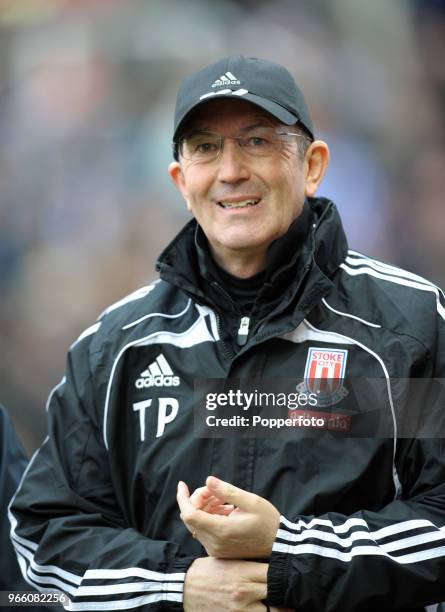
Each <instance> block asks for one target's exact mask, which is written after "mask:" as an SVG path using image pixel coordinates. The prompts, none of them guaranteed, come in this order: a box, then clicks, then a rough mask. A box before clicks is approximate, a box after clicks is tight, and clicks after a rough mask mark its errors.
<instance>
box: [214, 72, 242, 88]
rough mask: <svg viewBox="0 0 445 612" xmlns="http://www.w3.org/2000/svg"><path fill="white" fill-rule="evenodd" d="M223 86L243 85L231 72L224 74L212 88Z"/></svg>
mask: <svg viewBox="0 0 445 612" xmlns="http://www.w3.org/2000/svg"><path fill="white" fill-rule="evenodd" d="M222 85H241V81H239V80H238V79H237V77H236V76H235V75H234V74H232V73H231V72H226V73H225V74H222V75H221V76H220V77H219V79H216V81H215V82H214V83H213V85H212V87H221V86H222Z"/></svg>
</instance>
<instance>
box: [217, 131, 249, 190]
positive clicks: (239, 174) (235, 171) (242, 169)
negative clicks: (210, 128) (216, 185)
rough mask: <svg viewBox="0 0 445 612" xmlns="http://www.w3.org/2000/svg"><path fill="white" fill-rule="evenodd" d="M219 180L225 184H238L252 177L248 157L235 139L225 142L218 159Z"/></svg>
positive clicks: (228, 139)
mask: <svg viewBox="0 0 445 612" xmlns="http://www.w3.org/2000/svg"><path fill="white" fill-rule="evenodd" d="M217 164H218V179H219V180H220V181H222V182H224V183H236V182H237V181H240V180H245V179H248V178H249V176H250V170H249V166H248V163H247V160H246V156H245V155H244V154H243V152H242V150H241V147H240V146H239V144H238V143H237V141H236V140H235V139H233V138H227V139H225V140H224V143H223V147H222V150H221V152H220V154H219V156H218V159H217Z"/></svg>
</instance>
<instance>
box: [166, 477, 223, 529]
mask: <svg viewBox="0 0 445 612" xmlns="http://www.w3.org/2000/svg"><path fill="white" fill-rule="evenodd" d="M176 499H177V502H178V506H179V510H180V512H181V520H182V522H183V523H185V525H186V527H187V529H188V530H189V531H191V532H192V533H193V532H194V531H199V530H200V529H204V530H207V531H212V530H213V529H215V528H217V527H218V526H220V525H221V521H222V520H224V521H225V520H226V518H225V517H223V516H219V515H218V514H208V513H207V512H204V511H203V510H200V509H199V508H195V506H194V505H193V504H192V503H191V501H190V493H189V489H188V487H187V485H186V484H185V483H184V482H182V481H180V482H179V483H178V490H177V494H176Z"/></svg>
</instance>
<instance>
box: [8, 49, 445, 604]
mask: <svg viewBox="0 0 445 612" xmlns="http://www.w3.org/2000/svg"><path fill="white" fill-rule="evenodd" d="M174 154H175V161H174V162H172V164H171V165H170V167H169V173H170V176H171V178H172V180H173V182H174V184H175V185H176V186H177V188H178V189H179V190H180V192H181V194H182V195H183V197H184V199H185V201H186V203H187V207H188V209H189V210H190V211H191V213H192V214H193V217H194V219H192V220H191V221H190V222H189V223H188V224H187V225H186V227H185V228H184V229H183V230H182V231H181V232H180V234H179V235H178V236H177V237H176V238H175V239H174V240H173V242H172V243H171V244H170V245H169V246H168V247H167V248H166V249H165V251H164V252H163V253H162V255H161V257H160V259H159V261H158V264H157V268H158V270H159V272H160V280H159V281H157V282H155V283H154V284H153V285H150V286H149V287H145V288H143V289H141V290H139V291H137V292H135V293H134V294H132V295H130V296H128V297H127V298H125V299H124V300H121V302H118V303H117V304H115V305H114V306H112V307H110V308H109V309H108V310H107V311H105V313H104V315H103V316H102V317H101V318H100V320H99V322H98V323H96V324H95V325H93V326H92V327H91V328H89V329H88V330H86V331H85V332H84V333H83V334H82V335H81V336H80V338H79V339H78V340H77V342H76V343H74V344H73V346H72V347H71V350H70V353H69V356H68V363H67V371H66V376H65V377H64V378H63V379H62V381H61V383H60V384H59V385H58V386H57V387H56V389H55V390H54V391H53V392H52V393H51V396H50V401H49V435H48V438H47V440H46V441H45V443H44V444H43V446H42V448H41V449H40V451H39V452H38V453H37V455H36V457H35V458H34V459H33V461H32V463H31V467H30V469H29V472H28V476H27V478H26V479H25V481H24V483H23V485H22V486H21V487H20V488H19V490H18V492H17V495H16V497H15V500H14V503H13V505H12V511H11V518H12V539H13V542H14V544H15V547H16V551H17V554H18V556H19V558H20V559H21V560H22V563H23V564H24V565H26V566H27V568H28V579H29V580H30V581H31V582H32V583H33V584H35V585H36V586H38V587H40V588H43V587H48V586H51V587H56V588H59V589H61V590H63V591H64V592H66V593H67V594H68V596H69V597H70V598H71V601H72V603H71V605H70V607H69V609H71V610H93V609H94V610H111V609H141V610H142V609H144V610H164V609H165V610H168V609H172V610H174V609H177V610H181V609H185V610H187V611H193V612H196V611H201V610H210V609H213V610H215V611H216V610H221V611H223V610H243V611H247V612H255V611H258V612H260V611H261V610H266V609H270V610H277V609H295V610H317V611H334V610H339V611H342V612H349V611H360V612H362V611H364V610H374V609H376V608H377V607H378V606H380V607H381V608H382V609H384V610H405V611H406V610H410V611H412V612H414V611H417V610H421V609H423V607H424V606H426V605H429V604H433V603H434V602H437V601H440V600H441V599H442V598H444V596H445V545H444V540H445V533H444V528H445V456H444V452H443V444H442V442H441V440H440V439H428V438H419V439H416V438H413V437H412V436H411V437H406V438H398V434H400V427H401V425H402V423H401V422H400V421H399V419H400V415H402V416H403V413H401V412H400V406H403V405H405V404H404V401H405V400H406V387H403V385H402V387H401V386H400V385H399V384H398V383H397V381H399V380H402V379H409V378H410V377H424V378H433V377H440V376H442V375H443V371H444V363H445V354H444V342H443V332H444V316H445V308H444V299H443V295H442V294H441V293H440V291H439V290H438V289H437V288H436V287H434V286H433V285H431V284H430V283H428V282H427V281H425V280H424V279H421V278H419V277H416V276H414V275H413V274H410V273H408V272H404V271H403V270H400V269H396V268H394V267H392V266H389V265H387V264H382V263H379V262H377V261H375V260H373V259H370V258H367V257H365V256H363V255H360V254H359V253H356V252H348V249H347V244H346V239H345V237H344V234H343V230H342V227H341V223H340V220H339V217H338V213H337V211H336V208H335V206H334V205H333V204H332V202H330V201H328V200H326V199H317V198H315V193H316V190H317V187H318V185H319V184H320V182H321V180H322V178H323V174H324V172H325V170H326V166H327V163H328V158H329V152H328V147H327V145H326V144H325V143H324V142H322V141H320V140H315V139H314V129H313V126H312V122H311V119H310V116H309V112H308V110H307V108H306V105H305V103H304V100H303V97H302V95H301V92H300V91H299V89H298V88H297V86H296V85H295V83H294V81H293V78H292V77H291V76H290V74H289V73H288V72H287V70H286V69H285V68H283V67H281V66H278V65H276V64H273V63H271V62H267V61H264V60H258V59H252V58H243V57H231V58H226V59H223V60H221V61H219V62H216V63H215V64H212V65H210V66H208V67H206V68H204V69H203V70H201V71H200V72H198V73H197V74H195V75H192V76H191V77H189V78H188V79H186V80H185V81H184V83H183V84H182V86H181V88H180V90H179V93H178V99H177V106H176V114H175V128H174ZM346 375H347V376H348V377H349V378H350V379H354V378H358V379H363V377H365V376H366V377H367V378H369V379H375V380H376V381H377V382H379V381H380V383H383V384H380V387H379V394H378V395H375V394H374V395H372V392H373V389H374V387H372V386H371V387H370V388H368V387H366V389H365V391H366V393H363V395H364V396H365V395H366V398H365V399H366V402H365V404H366V409H365V410H362V411H361V402H362V397H361V396H360V391H361V388H359V391H358V392H354V389H353V388H352V387H350V388H348V389H347V388H346V387H345V385H343V386H341V384H342V383H343V381H344V380H345V376H346ZM277 378H280V379H292V380H293V381H294V383H296V382H297V383H298V384H297V388H298V389H303V390H307V391H311V390H312V391H314V392H315V396H316V398H317V401H319V399H320V398H321V399H323V402H321V400H320V402H319V404H318V405H317V407H316V410H315V412H314V413H313V415H312V416H316V417H317V418H316V422H317V423H318V421H319V420H321V422H322V423H324V424H326V423H327V424H328V425H329V424H331V423H334V424H335V423H340V424H346V426H347V428H348V427H349V428H350V429H349V431H346V432H345V431H343V429H341V428H340V429H341V431H338V430H336V429H335V427H334V428H333V427H332V426H331V425H329V427H328V428H326V427H325V428H324V429H322V430H321V433H320V432H317V431H315V430H314V429H311V428H309V430H308V431H307V432H306V433H305V432H304V431H303V432H302V431H297V430H296V429H295V428H294V429H293V430H292V428H291V431H290V435H287V436H279V435H278V433H276V434H275V433H274V434H273V436H272V437H270V436H268V437H267V436H261V437H255V435H241V436H240V437H239V436H225V437H218V436H212V435H210V434H209V435H195V432H194V428H193V426H194V419H195V420H196V421H199V420H200V419H202V414H203V412H205V411H206V409H205V407H201V406H200V405H197V400H196V397H198V396H199V392H200V388H201V387H200V384H201V382H199V381H200V380H202V379H206V380H210V379H217V380H221V379H223V380H225V381H227V380H231V381H232V380H239V381H242V380H245V379H255V380H258V379H265V380H266V379H267V380H273V379H277ZM317 379H321V380H319V383H320V384H317ZM396 379H397V380H396ZM197 381H198V382H197ZM393 383H394V384H393ZM396 383H397V384H396ZM302 385H303V386H302ZM294 386H295V385H294ZM194 388H195V391H196V390H197V392H198V395H197V396H196V397H195V396H194V394H193V391H194ZM359 396H360V397H359ZM369 397H370V398H371V400H372V401H371V400H369V399H368V398H369ZM417 404H418V405H419V408H418V414H417V413H416V415H415V416H416V419H417V421H420V420H421V421H422V425H423V427H424V430H426V431H428V432H431V429H432V427H433V426H434V427H435V428H436V427H437V428H438V429H435V431H437V432H439V431H440V429H439V428H440V426H441V425H442V412H441V411H440V409H439V408H440V405H439V407H438V404H437V401H436V403H434V401H431V405H430V403H429V402H427V401H422V402H417V403H416V404H415V406H414V410H417ZM369 405H370V406H371V408H372V409H374V412H373V411H372V410H371V409H370V408H369ZM376 408H378V412H377V414H378V418H377V421H376V417H375V414H376V410H375V409H376ZM284 410H285V411H286V414H287V411H288V406H287V405H286V406H284ZM330 411H332V414H331V413H330ZM295 414H298V416H296V418H295V419H294V421H295V422H300V421H299V420H301V418H302V415H301V412H298V410H297V412H296V413H295ZM305 414H306V413H305ZM320 415H322V416H320ZM323 415H324V416H323ZM329 415H330V416H329ZM411 416H412V415H411V414H410V417H411ZM332 419H333V420H332ZM368 421H369V422H370V423H371V424H372V427H374V426H376V427H377V429H372V428H371V429H372V432H374V431H376V432H377V433H379V432H380V433H381V432H383V434H384V436H380V437H377V436H376V435H373V433H370V431H371V429H370V428H366V427H364V425H363V424H365V425H366V423H368ZM376 423H377V425H376ZM403 425H404V428H405V429H404V431H409V432H410V433H412V431H413V428H412V427H411V428H409V427H408V428H407V426H406V423H405V421H404V422H403ZM363 427H364V428H363ZM379 427H381V428H380V429H379ZM425 428H426V429H425ZM201 433H202V432H201ZM248 433H249V432H248ZM250 433H251V432H250ZM364 434H365V435H364ZM215 476H217V478H216V477H215ZM178 481H179V483H178ZM190 491H194V492H193V493H192V494H191V495H190ZM176 495H177V501H178V504H179V508H178V506H177V505H176V501H175V496H176Z"/></svg>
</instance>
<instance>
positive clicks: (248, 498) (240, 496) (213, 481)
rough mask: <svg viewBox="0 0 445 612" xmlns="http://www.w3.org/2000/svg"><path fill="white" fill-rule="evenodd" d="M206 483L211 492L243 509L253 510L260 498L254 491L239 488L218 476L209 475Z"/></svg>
mask: <svg viewBox="0 0 445 612" xmlns="http://www.w3.org/2000/svg"><path fill="white" fill-rule="evenodd" d="M206 485H207V487H208V489H209V490H210V492H211V493H212V494H213V495H214V496H215V497H217V498H219V499H220V500H221V501H223V502H225V503H228V504H233V505H234V506H238V508H240V509H241V510H246V511H248V512H249V511H251V510H253V508H254V505H255V504H256V500H257V498H258V496H257V495H255V494H254V493H249V492H248V491H244V489H239V488H238V487H235V485H232V484H230V483H229V482H224V480H220V479H219V478H216V476H209V477H208V478H207V480H206Z"/></svg>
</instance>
